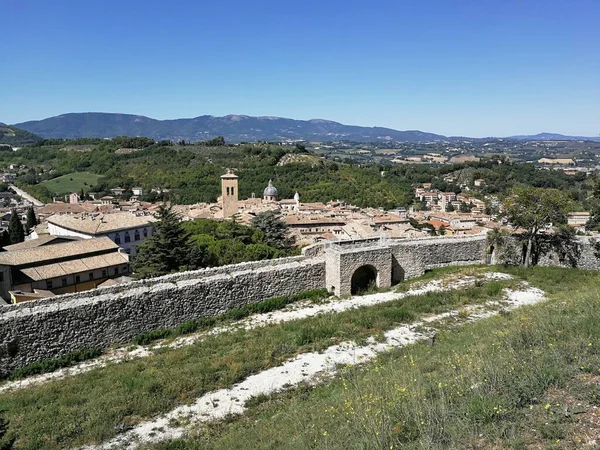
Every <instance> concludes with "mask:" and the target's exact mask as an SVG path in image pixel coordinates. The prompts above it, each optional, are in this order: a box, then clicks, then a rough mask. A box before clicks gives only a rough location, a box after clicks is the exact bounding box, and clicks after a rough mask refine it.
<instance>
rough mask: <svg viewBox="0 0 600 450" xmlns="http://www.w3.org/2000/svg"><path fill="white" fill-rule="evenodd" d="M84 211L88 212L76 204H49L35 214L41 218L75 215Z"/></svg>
mask: <svg viewBox="0 0 600 450" xmlns="http://www.w3.org/2000/svg"><path fill="white" fill-rule="evenodd" d="M85 211H88V209H87V208H84V207H83V206H81V205H80V204H77V203H51V204H48V205H46V206H42V207H41V208H39V209H36V213H37V214H38V215H42V216H45V215H48V214H59V213H63V214H65V213H67V214H75V213H82V212H85Z"/></svg>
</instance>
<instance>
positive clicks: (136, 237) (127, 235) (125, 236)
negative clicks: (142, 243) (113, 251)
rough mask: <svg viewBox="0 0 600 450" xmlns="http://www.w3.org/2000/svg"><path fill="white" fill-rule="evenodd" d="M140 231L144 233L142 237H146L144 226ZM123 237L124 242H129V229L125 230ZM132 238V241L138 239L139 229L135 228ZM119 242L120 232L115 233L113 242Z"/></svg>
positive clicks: (146, 231) (146, 232)
mask: <svg viewBox="0 0 600 450" xmlns="http://www.w3.org/2000/svg"><path fill="white" fill-rule="evenodd" d="M142 232H143V235H144V239H145V238H147V237H148V229H147V228H144V229H143V231H142ZM123 239H124V241H125V243H127V242H131V234H130V233H129V231H126V232H125V235H124V236H123ZM133 240H134V241H139V240H140V230H135V231H134V232H133ZM120 243H121V233H116V234H115V244H117V245H119V244H120Z"/></svg>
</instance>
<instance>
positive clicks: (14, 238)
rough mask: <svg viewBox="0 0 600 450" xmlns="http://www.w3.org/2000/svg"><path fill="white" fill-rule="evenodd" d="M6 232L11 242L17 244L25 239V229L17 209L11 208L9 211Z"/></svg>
mask: <svg viewBox="0 0 600 450" xmlns="http://www.w3.org/2000/svg"><path fill="white" fill-rule="evenodd" d="M8 234H9V236H10V243H11V244H18V243H19V242H23V241H24V240H25V230H23V224H22V223H21V219H19V215H18V214H17V211H16V210H15V209H14V208H13V209H12V210H11V212H10V222H8Z"/></svg>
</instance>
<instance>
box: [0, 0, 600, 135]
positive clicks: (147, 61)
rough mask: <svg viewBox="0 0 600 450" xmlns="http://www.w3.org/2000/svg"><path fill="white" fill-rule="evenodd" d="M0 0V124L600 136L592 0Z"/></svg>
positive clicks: (597, 10) (598, 38)
mask: <svg viewBox="0 0 600 450" xmlns="http://www.w3.org/2000/svg"><path fill="white" fill-rule="evenodd" d="M0 3H1V8H0V16H1V17H2V42H3V44H4V45H2V51H1V52H0V82H1V83H2V86H3V88H2V89H1V90H0V122H5V123H18V122H21V121H26V120H35V119H42V118H45V117H50V116H54V115H58V114H62V113H66V112H84V111H102V112H121V113H132V114H140V115H146V116H149V117H153V118H158V119H170V118H179V117H195V116H199V115H204V114H213V115H225V114H248V115H269V116H282V117H292V118H297V119H311V118H324V119H330V120H336V121H339V122H342V123H346V124H356V125H364V126H375V125H377V126H387V127H391V128H395V129H400V130H405V129H420V130H423V131H429V132H434V133H441V134H446V135H466V136H492V135H493V136H506V135H512V134H530V133H538V132H541V131H550V132H558V133H565V134H577V135H588V136H597V135H599V134H600V32H599V31H598V20H599V19H600V1H599V0H543V1H542V0H539V1H538V0H445V1H444V0H413V1H404V0H395V1H388V0H375V1H367V0H362V1H354V0H344V1H341V0H340V1H338V0H320V1H315V0H304V1H296V0H287V1H286V0H278V1H262V0H254V1H247V0H246V1H240V0H229V1H228V0H221V1H211V0H204V1H183V0H172V1H170V2H165V1H162V2H157V1H152V0H145V1H139V0H118V1H115V0H85V1H82V0H76V1H74V0H57V1H51V0H1V2H0Z"/></svg>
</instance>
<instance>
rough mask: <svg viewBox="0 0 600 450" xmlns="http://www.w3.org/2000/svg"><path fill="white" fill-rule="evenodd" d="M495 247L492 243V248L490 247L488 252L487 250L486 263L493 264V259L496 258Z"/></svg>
mask: <svg viewBox="0 0 600 450" xmlns="http://www.w3.org/2000/svg"><path fill="white" fill-rule="evenodd" d="M495 250H496V249H495V247H494V246H493V245H490V248H488V252H487V261H486V263H488V264H492V262H493V260H494V251H495Z"/></svg>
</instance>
